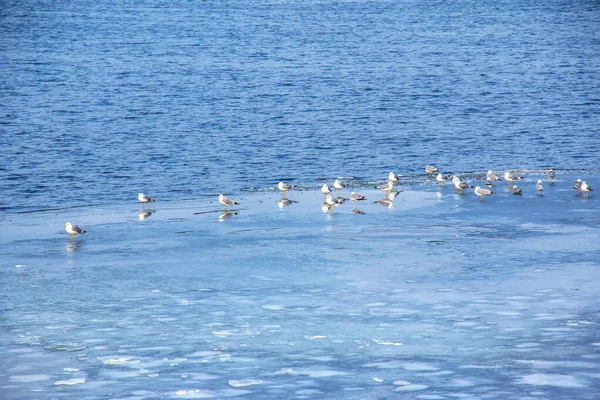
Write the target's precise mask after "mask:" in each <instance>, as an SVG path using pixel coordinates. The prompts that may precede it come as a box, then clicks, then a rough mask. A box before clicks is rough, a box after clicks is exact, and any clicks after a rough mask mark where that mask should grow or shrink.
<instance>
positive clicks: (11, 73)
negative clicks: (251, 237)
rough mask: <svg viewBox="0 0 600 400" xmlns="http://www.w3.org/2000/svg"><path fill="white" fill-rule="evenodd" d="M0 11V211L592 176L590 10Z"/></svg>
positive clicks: (146, 7) (257, 6) (225, 6)
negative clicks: (410, 183)
mask: <svg viewBox="0 0 600 400" xmlns="http://www.w3.org/2000/svg"><path fill="white" fill-rule="evenodd" d="M3 4H4V5H3V9H2V11H1V18H2V23H1V24H0V34H1V36H2V41H0V56H1V59H0V60H1V63H2V71H3V73H2V74H1V76H0V91H1V92H0V93H1V95H2V101H1V102H0V112H1V114H0V122H1V123H2V125H1V129H2V135H1V136H0V141H1V142H0V151H1V152H2V157H0V168H1V174H0V192H1V193H2V197H1V198H0V205H2V206H3V207H8V208H18V209H36V208H40V207H41V208H48V207H51V208H52V207H56V206H59V205H60V206H70V205H81V204H107V203H114V202H123V201H128V199H130V198H131V196H132V194H135V193H137V192H139V191H150V192H152V193H153V194H154V195H156V196H158V197H159V198H162V199H186V198H196V197H198V196H200V195H202V194H205V193H211V192H222V191H237V190H239V189H241V188H251V189H262V188H265V187H272V186H273V185H274V184H276V183H277V182H278V181H279V180H281V179H287V180H290V181H293V182H294V183H296V184H300V185H304V186H309V187H310V186H313V185H316V184H317V183H316V182H315V181H316V180H318V179H319V178H331V177H336V176H353V177H357V178H359V179H363V180H366V181H370V180H377V179H380V178H383V177H384V176H385V174H387V172H389V171H390V170H392V171H396V172H401V173H405V174H412V173H415V172H421V171H422V168H423V166H424V165H426V164H428V163H435V164H436V165H438V166H439V167H440V168H442V169H443V170H445V171H448V172H466V171H479V170H487V169H490V168H491V169H513V168H525V169H537V168H543V167H553V168H556V169H565V170H570V169H583V170H585V169H590V168H598V166H599V165H600V162H599V160H600V157H599V156H598V153H599V151H600V130H599V128H598V127H599V126H600V38H599V36H598V29H597V27H598V26H600V9H599V5H598V3H597V2H595V1H576V2H572V1H550V2H537V3H532V2H529V1H516V0H515V1H499V2H498V1H496V2H474V1H473V2H446V1H427V2H421V1H342V2H330V1H314V0H313V1H301V2H292V1H275V2H262V1H219V2H213V1H204V2H188V1H165V2H144V1H135V2H127V1H122V2H119V1H109V2H85V1H84V2H76V3H71V2H66V3H64V2H54V1H52V2H50V1H28V2H16V1H6V2H4V3H3Z"/></svg>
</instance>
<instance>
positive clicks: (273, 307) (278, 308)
mask: <svg viewBox="0 0 600 400" xmlns="http://www.w3.org/2000/svg"><path fill="white" fill-rule="evenodd" d="M262 308H264V309H265V310H270V311H281V310H285V307H284V306H282V305H279V304H265V305H263V306H262Z"/></svg>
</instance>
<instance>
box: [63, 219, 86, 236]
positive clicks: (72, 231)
mask: <svg viewBox="0 0 600 400" xmlns="http://www.w3.org/2000/svg"><path fill="white" fill-rule="evenodd" d="M65 231H67V233H68V234H69V235H71V239H73V238H75V236H76V235H79V234H84V233H87V232H86V231H84V230H83V229H81V228H80V227H78V226H77V225H73V224H72V223H70V222H67V223H66V224H65Z"/></svg>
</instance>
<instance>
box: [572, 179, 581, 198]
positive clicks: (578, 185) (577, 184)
mask: <svg viewBox="0 0 600 400" xmlns="http://www.w3.org/2000/svg"><path fill="white" fill-rule="evenodd" d="M573 189H575V195H576V196H577V195H578V194H580V193H581V179H577V180H576V181H575V184H574V185H573Z"/></svg>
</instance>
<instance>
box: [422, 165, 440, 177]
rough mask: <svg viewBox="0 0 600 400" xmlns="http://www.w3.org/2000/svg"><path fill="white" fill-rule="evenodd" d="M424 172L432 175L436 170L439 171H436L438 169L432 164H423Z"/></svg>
mask: <svg viewBox="0 0 600 400" xmlns="http://www.w3.org/2000/svg"><path fill="white" fill-rule="evenodd" d="M425 172H427V175H433V174H434V173H436V172H440V171H438V169H437V168H436V167H434V166H433V165H427V166H425Z"/></svg>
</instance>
